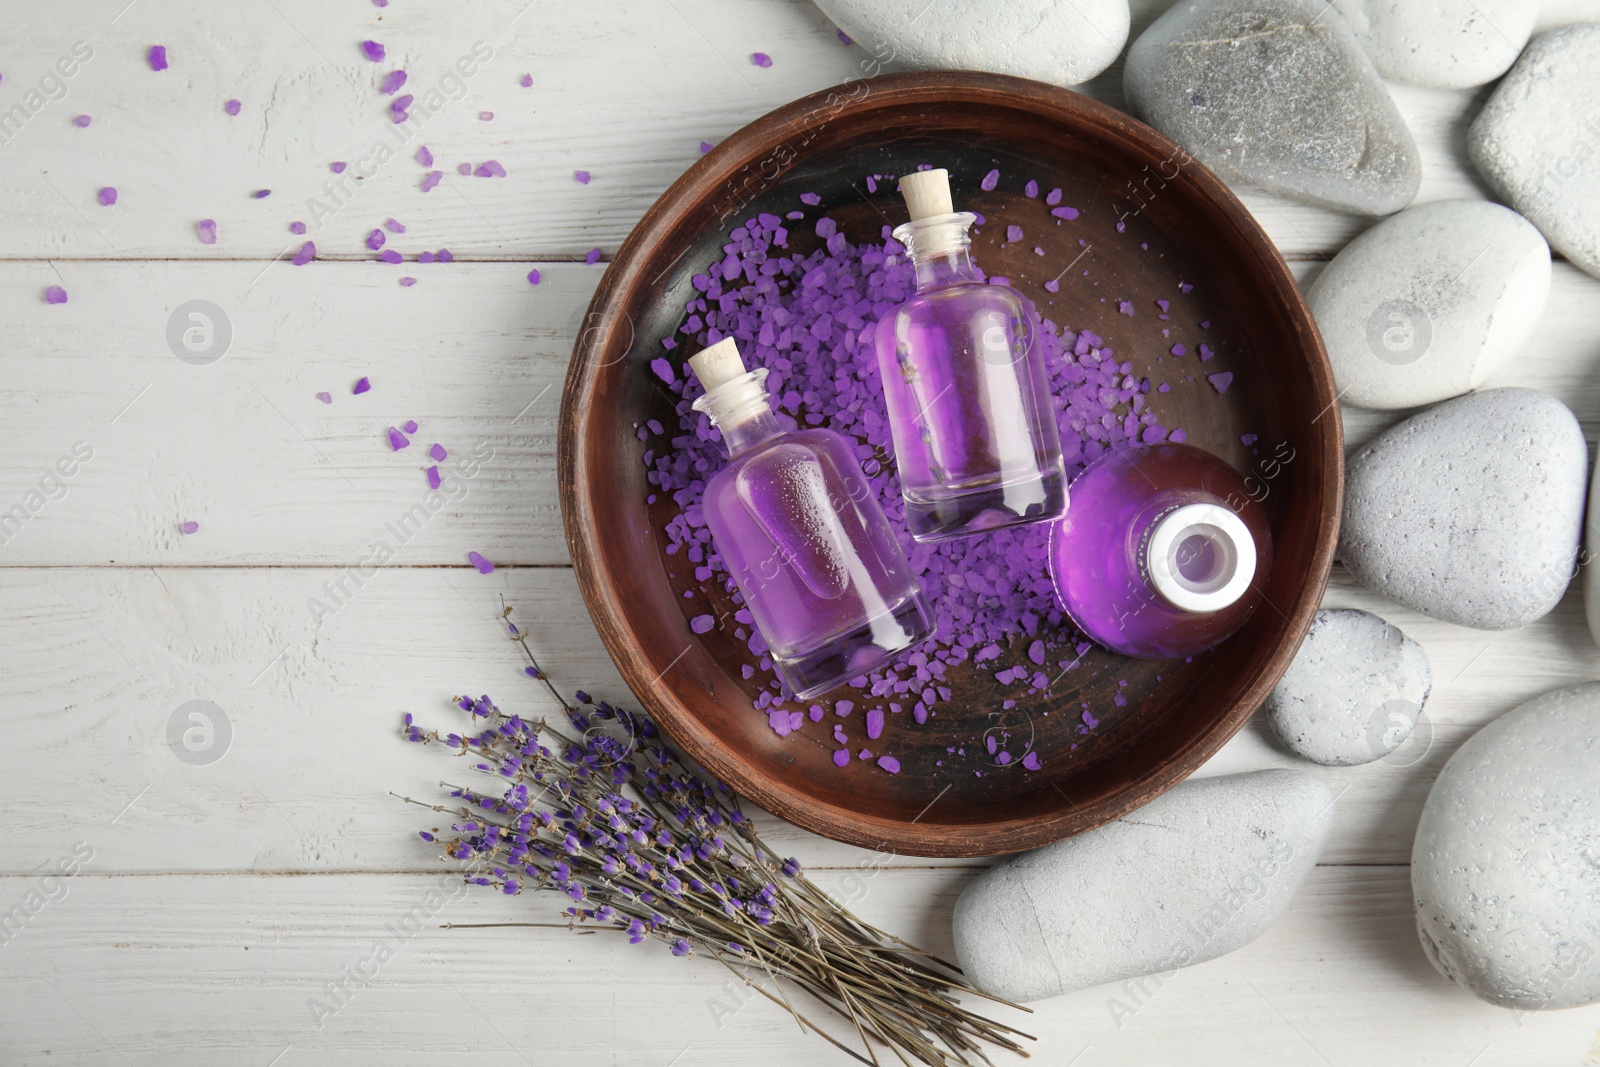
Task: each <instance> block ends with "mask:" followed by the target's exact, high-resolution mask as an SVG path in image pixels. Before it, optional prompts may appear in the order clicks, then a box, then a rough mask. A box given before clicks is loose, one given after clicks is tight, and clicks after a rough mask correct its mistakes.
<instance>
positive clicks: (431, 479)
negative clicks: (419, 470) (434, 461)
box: [427, 466, 440, 489]
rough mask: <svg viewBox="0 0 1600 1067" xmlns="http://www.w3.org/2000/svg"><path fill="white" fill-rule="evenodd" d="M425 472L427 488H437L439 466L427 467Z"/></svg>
mask: <svg viewBox="0 0 1600 1067" xmlns="http://www.w3.org/2000/svg"><path fill="white" fill-rule="evenodd" d="M427 474H428V488H429V489H437V488H439V484H440V479H439V468H438V467H437V466H432V467H429V468H428V470H427Z"/></svg>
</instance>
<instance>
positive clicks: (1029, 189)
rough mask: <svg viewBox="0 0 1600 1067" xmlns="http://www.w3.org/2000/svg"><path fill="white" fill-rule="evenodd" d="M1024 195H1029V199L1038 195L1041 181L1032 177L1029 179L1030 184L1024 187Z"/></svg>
mask: <svg viewBox="0 0 1600 1067" xmlns="http://www.w3.org/2000/svg"><path fill="white" fill-rule="evenodd" d="M1022 195H1023V196H1025V197H1027V198H1028V199H1029V200H1032V199H1033V198H1034V197H1036V196H1038V195H1039V183H1038V182H1036V181H1034V180H1032V179H1031V178H1030V179H1029V180H1028V184H1026V185H1024V186H1023V187H1022Z"/></svg>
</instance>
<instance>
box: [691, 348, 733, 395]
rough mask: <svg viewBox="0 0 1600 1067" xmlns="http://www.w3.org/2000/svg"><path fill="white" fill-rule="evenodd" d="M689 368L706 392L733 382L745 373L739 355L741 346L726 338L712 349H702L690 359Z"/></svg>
mask: <svg viewBox="0 0 1600 1067" xmlns="http://www.w3.org/2000/svg"><path fill="white" fill-rule="evenodd" d="M689 366H690V367H691V368H693V370H694V376H695V377H696V378H699V379H700V386H701V388H703V389H704V390H705V391H706V392H708V393H711V392H715V391H716V389H717V387H718V386H720V385H725V384H727V383H728V382H731V381H733V380H734V379H735V378H737V377H739V376H740V375H741V374H743V373H744V372H745V370H744V360H743V358H741V357H740V355H739V345H738V343H737V342H735V341H734V339H733V338H731V337H724V338H723V339H722V340H720V341H718V342H717V343H716V344H714V345H712V346H711V347H710V348H705V349H701V350H700V351H699V352H697V353H695V354H694V355H692V356H690V357H689Z"/></svg>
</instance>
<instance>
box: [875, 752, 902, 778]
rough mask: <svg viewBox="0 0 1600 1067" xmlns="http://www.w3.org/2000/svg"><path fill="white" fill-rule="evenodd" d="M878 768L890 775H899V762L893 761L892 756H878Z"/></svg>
mask: <svg viewBox="0 0 1600 1067" xmlns="http://www.w3.org/2000/svg"><path fill="white" fill-rule="evenodd" d="M878 766H879V767H882V768H883V769H884V770H886V771H888V772H889V773H890V774H899V773H900V761H899V760H897V759H895V758H894V757H893V756H879V757H878Z"/></svg>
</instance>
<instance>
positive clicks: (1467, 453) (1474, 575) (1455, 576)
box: [1339, 389, 1589, 630]
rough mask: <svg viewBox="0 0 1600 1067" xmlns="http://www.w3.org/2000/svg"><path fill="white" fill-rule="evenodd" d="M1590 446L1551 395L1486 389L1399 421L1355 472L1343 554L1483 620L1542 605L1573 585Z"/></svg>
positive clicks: (1494, 621)
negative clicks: (1571, 582)
mask: <svg viewBox="0 0 1600 1067" xmlns="http://www.w3.org/2000/svg"><path fill="white" fill-rule="evenodd" d="M1588 460H1589V452H1588V447H1587V446H1586V445H1585V444H1584V440H1583V431H1582V430H1580V429H1579V428H1578V420H1577V419H1575V418H1573V416H1572V412H1570V411H1568V410H1567V408H1566V405H1564V404H1562V403H1561V401H1559V400H1557V399H1556V398H1555V397H1553V396H1549V395H1548V394H1545V393H1540V392H1537V391H1535V390H1532V389H1487V390H1484V391H1483V392H1479V393H1469V394H1468V395H1466V396H1463V397H1457V398H1456V399H1455V400H1447V401H1445V402H1444V403H1443V404H1440V405H1438V406H1437V407H1434V408H1430V409H1429V410H1427V411H1425V412H1423V413H1422V414H1420V415H1413V416H1412V417H1411V418H1409V419H1407V420H1406V421H1405V422H1402V423H1400V424H1399V425H1398V426H1395V427H1394V428H1392V429H1390V430H1389V431H1387V432H1386V433H1384V434H1383V435H1382V436H1380V437H1378V438H1377V439H1376V440H1374V441H1372V442H1371V443H1370V444H1368V445H1366V446H1365V447H1364V448H1362V449H1361V450H1360V451H1358V452H1357V453H1356V454H1355V456H1354V457H1352V459H1351V460H1350V463H1349V465H1348V466H1347V467H1346V470H1345V498H1344V522H1343V526H1342V528H1341V531H1340V535H1339V554H1340V558H1341V559H1343V561H1344V564H1345V566H1346V567H1348V568H1349V570H1350V572H1351V573H1352V574H1354V575H1355V577H1356V578H1357V579H1358V580H1359V581H1361V582H1362V583H1363V584H1365V585H1367V586H1368V587H1370V588H1372V589H1374V590H1376V591H1377V592H1379V593H1382V594H1383V595H1384V596H1387V597H1388V598H1390V599H1391V600H1395V601H1398V602H1399V603H1401V604H1404V605H1405V606H1406V607H1408V608H1412V609H1414V610H1416V611H1420V612H1423V613H1424V614H1427V615H1432V616H1433V617H1434V618H1436V619H1443V620H1444V621H1446V622H1453V623H1459V624H1460V625H1462V626H1473V627H1476V628H1478V629H1480V630H1509V629H1512V628H1514V627H1518V626H1522V625H1523V624H1525V623H1528V622H1531V621H1533V620H1534V619H1537V618H1539V617H1540V616H1542V615H1545V614H1546V613H1548V612H1549V611H1550V609H1551V608H1554V607H1555V606H1556V602H1557V601H1559V600H1560V599H1561V595H1562V593H1564V592H1565V591H1566V588H1567V583H1568V582H1569V581H1570V580H1571V578H1572V574H1573V570H1574V564H1575V563H1576V560H1577V555H1578V538H1579V535H1580V533H1581V531H1582V526H1583V499H1584V488H1585V485H1584V483H1585V473H1586V471H1587V469H1588Z"/></svg>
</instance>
